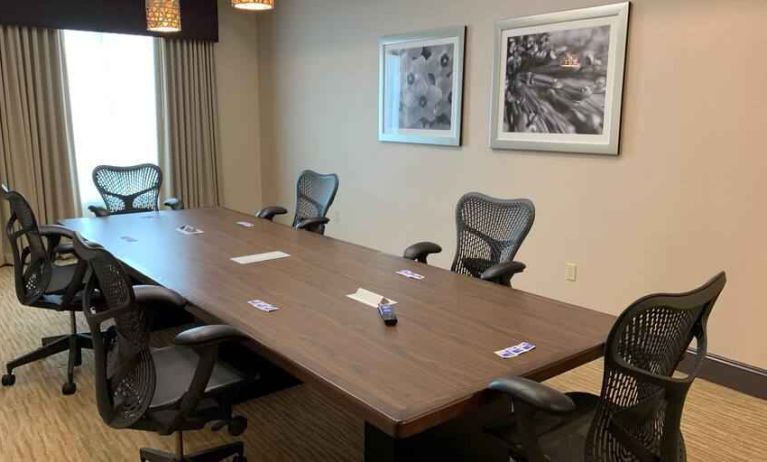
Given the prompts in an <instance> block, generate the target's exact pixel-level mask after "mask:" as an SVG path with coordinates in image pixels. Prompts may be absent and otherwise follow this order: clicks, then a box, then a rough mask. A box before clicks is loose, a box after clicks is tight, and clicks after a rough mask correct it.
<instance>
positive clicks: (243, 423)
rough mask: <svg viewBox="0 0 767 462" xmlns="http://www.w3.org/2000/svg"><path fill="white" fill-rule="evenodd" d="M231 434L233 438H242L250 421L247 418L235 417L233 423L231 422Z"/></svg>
mask: <svg viewBox="0 0 767 462" xmlns="http://www.w3.org/2000/svg"><path fill="white" fill-rule="evenodd" d="M228 427H229V429H228V430H229V434H230V435H232V436H240V435H242V434H243V433H244V432H245V429H246V428H248V419H246V418H245V417H239V416H238V417H235V418H233V419H232V420H231V421H229V425H228Z"/></svg>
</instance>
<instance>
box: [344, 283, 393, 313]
mask: <svg viewBox="0 0 767 462" xmlns="http://www.w3.org/2000/svg"><path fill="white" fill-rule="evenodd" d="M347 297H349V298H351V299H352V300H355V301H358V302H360V303H362V304H365V305H367V306H370V307H373V308H378V304H379V303H381V299H382V298H383V299H385V301H386V303H387V304H389V305H396V304H397V302H395V301H394V300H390V299H388V298H386V297H384V296H381V295H378V294H377V293H375V292H371V291H369V290H367V289H362V288H359V289H357V292H355V293H353V294H349V295H347Z"/></svg>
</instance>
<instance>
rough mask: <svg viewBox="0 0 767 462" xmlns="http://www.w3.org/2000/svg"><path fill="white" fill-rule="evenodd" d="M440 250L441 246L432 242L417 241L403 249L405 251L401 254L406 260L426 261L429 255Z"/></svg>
mask: <svg viewBox="0 0 767 462" xmlns="http://www.w3.org/2000/svg"><path fill="white" fill-rule="evenodd" d="M440 252H442V247H440V246H439V245H437V244H435V243H433V242H419V243H417V244H413V245H411V246H410V247H408V248H407V249H405V253H404V254H403V255H402V256H403V257H405V258H407V259H408V260H414V261H419V262H421V263H427V261H426V260H427V258H428V257H429V255H431V254H433V253H440Z"/></svg>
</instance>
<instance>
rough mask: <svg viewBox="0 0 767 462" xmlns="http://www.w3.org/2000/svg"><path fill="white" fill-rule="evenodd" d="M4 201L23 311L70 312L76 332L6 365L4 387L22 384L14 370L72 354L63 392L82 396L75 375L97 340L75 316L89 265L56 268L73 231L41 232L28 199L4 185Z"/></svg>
mask: <svg viewBox="0 0 767 462" xmlns="http://www.w3.org/2000/svg"><path fill="white" fill-rule="evenodd" d="M2 193H3V198H4V199H5V200H7V201H8V203H9V204H10V210H11V218H10V219H9V220H8V224H7V225H6V227H5V234H6V236H7V237H8V241H9V242H10V247H11V253H12V254H13V272H14V278H15V282H16V296H17V297H18V299H19V302H20V303H21V304H22V305H25V306H30V307H35V308H42V309H46V310H55V311H68V312H69V320H70V325H71V331H70V333H69V334H67V335H60V336H56V337H49V338H44V339H42V347H40V348H38V349H37V350H35V351H33V352H31V353H27V354H26V355H24V356H21V357H20V358H17V359H15V360H13V361H11V362H9V363H8V364H6V366H5V367H6V374H5V375H3V377H2V384H3V386H6V387H9V386H12V385H13V384H15V383H16V376H15V375H14V374H13V370H14V369H16V368H17V367H20V366H23V365H25V364H29V363H32V362H34V361H38V360H41V359H45V358H47V357H49V356H53V355H55V354H58V353H61V352H64V351H68V352H69V364H68V366H67V381H66V382H65V383H64V385H63V386H62V387H61V392H62V393H63V394H65V395H71V394H73V393H74V392H75V391H76V390H77V386H76V385H75V382H74V369H75V367H77V366H79V365H80V364H82V349H83V348H92V343H91V338H90V336H87V335H85V334H79V333H77V320H76V319H75V311H79V310H80V308H81V302H80V300H79V298H78V292H80V290H81V289H82V287H83V283H82V282H83V276H84V275H85V264H84V263H83V262H77V264H74V265H67V266H60V265H57V264H55V263H54V261H55V259H56V257H57V255H58V254H57V251H56V249H57V248H58V247H59V243H60V242H61V239H62V238H67V239H71V238H72V237H73V234H72V232H71V231H70V230H68V229H66V228H64V227H61V226H55V225H47V226H38V224H37V219H36V218H35V214H34V213H33V212H32V208H31V207H30V206H29V203H28V202H27V201H26V199H24V196H22V195H21V194H19V193H18V192H16V191H10V190H9V189H8V187H7V186H6V185H2Z"/></svg>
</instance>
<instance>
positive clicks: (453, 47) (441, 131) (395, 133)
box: [379, 27, 465, 146]
mask: <svg viewBox="0 0 767 462" xmlns="http://www.w3.org/2000/svg"><path fill="white" fill-rule="evenodd" d="M464 37H465V27H460V28H450V29H444V30H439V31H432V32H426V33H420V34H409V35H400V36H389V37H384V38H383V39H381V89H380V125H381V126H380V127H379V139H380V140H382V141H397V142H404V143H422V144H444V145H453V146H457V145H459V144H460V126H461V110H462V108H461V106H462V91H463V47H464Z"/></svg>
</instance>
